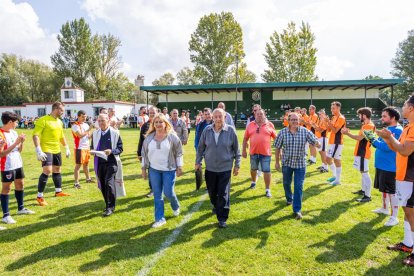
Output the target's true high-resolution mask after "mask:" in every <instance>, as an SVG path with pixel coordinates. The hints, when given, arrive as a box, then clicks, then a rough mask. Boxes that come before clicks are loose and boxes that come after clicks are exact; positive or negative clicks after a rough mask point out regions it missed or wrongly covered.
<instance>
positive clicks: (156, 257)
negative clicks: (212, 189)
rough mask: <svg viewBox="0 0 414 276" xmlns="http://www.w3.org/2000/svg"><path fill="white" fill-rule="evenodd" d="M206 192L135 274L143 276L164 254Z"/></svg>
mask: <svg viewBox="0 0 414 276" xmlns="http://www.w3.org/2000/svg"><path fill="white" fill-rule="evenodd" d="M206 197H207V193H205V194H204V195H202V196H201V197H200V200H199V201H198V202H197V203H196V204H195V205H194V206H193V208H191V210H190V212H188V213H187V215H185V217H184V218H183V220H182V221H181V222H180V223H179V224H178V225H177V228H175V230H174V231H173V232H172V233H171V234H170V235H169V236H168V237H167V239H166V240H165V241H164V242H163V244H162V245H161V247H160V249H158V251H157V252H155V253H154V254H152V255H150V256H148V257H147V260H148V262H145V266H144V267H143V268H141V270H140V271H138V273H137V275H140V276H143V275H147V274H148V273H149V272H150V271H151V269H152V268H153V267H154V265H155V264H156V263H157V262H158V260H159V259H161V258H162V256H164V254H165V251H167V249H168V248H169V247H170V246H171V244H173V243H174V242H175V240H176V239H177V237H178V235H180V234H181V231H182V230H183V227H184V225H185V224H186V223H187V222H189V221H190V219H191V217H192V216H193V213H195V212H197V211H198V209H200V207H201V205H202V204H203V202H204V201H205V200H206Z"/></svg>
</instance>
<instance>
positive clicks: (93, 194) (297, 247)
mask: <svg viewBox="0 0 414 276" xmlns="http://www.w3.org/2000/svg"><path fill="white" fill-rule="evenodd" d="M24 132H26V133H27V134H29V131H24ZM238 134H239V138H241V137H242V134H243V132H242V131H238ZM65 135H66V137H67V138H68V141H70V143H71V145H72V144H73V141H72V138H71V135H70V132H69V131H66V132H65ZM121 135H122V138H123V141H124V153H123V154H122V161H123V164H124V176H125V180H126V190H127V197H125V198H121V199H119V200H118V201H117V209H116V212H115V214H114V215H113V216H111V217H108V218H103V217H102V216H101V213H102V210H103V208H104V202H103V199H102V196H101V193H100V192H99V190H98V189H97V187H96V185H95V184H86V183H85V182H84V181H82V182H81V184H82V189H81V190H76V189H74V188H73V163H74V161H73V156H72V157H71V159H70V160H68V159H64V166H63V170H62V174H63V188H64V191H66V192H69V193H70V194H71V195H72V196H70V197H65V198H55V197H54V187H53V183H52V181H51V179H49V183H48V185H47V188H46V191H45V199H46V200H47V201H48V203H49V205H48V206H46V207H40V206H37V205H36V204H35V203H36V201H35V198H36V192H37V178H38V176H39V174H40V172H41V168H40V164H39V162H38V161H37V160H36V157H35V152H34V148H33V143H32V142H31V139H28V141H27V142H26V143H25V149H24V152H23V160H24V164H25V167H24V169H25V173H26V180H25V181H26V189H25V192H26V197H25V198H26V207H28V208H30V209H32V210H34V211H35V212H36V214H35V215H32V216H17V215H15V213H16V211H17V210H16V208H17V207H16V200H15V198H14V196H13V195H12V196H11V197H10V203H11V204H10V210H11V214H12V216H13V218H14V219H16V220H17V224H15V225H7V228H8V229H7V230H5V231H1V232H0V244H1V256H0V271H1V273H2V274H12V275H75V274H98V275H120V274H122V275H135V274H137V273H138V272H139V271H140V270H141V269H143V268H145V269H147V270H146V272H148V273H149V274H151V275H188V274H207V275H211V274H231V275H236V274H256V275H257V274H262V275H263V274H267V275H286V274H289V275H291V274H293V275H295V274H312V275H321V274H331V275H339V274H341V275H343V274H347V275H355V274H359V275H360V274H368V275H377V274H378V275H390V274H392V275H399V274H401V275H404V274H406V275H409V274H411V275H413V274H414V270H413V269H410V268H408V267H404V266H403V265H401V260H402V259H403V258H404V257H405V255H406V254H403V253H398V252H390V251H387V250H386V245H388V244H390V243H395V242H398V241H400V240H401V239H402V235H403V229H402V211H401V212H400V215H399V219H400V224H399V225H398V226H394V227H392V228H387V227H384V226H383V224H384V222H385V221H386V220H387V218H386V217H385V216H383V215H377V214H374V213H372V212H371V210H373V209H375V208H377V207H379V205H380V201H381V197H380V194H379V192H378V191H374V192H373V201H372V202H370V203H366V204H359V203H357V202H356V201H355V199H356V198H357V197H356V196H355V195H353V194H352V193H351V192H352V191H355V190H359V189H360V174H359V172H357V171H355V170H354V169H353V168H352V162H353V156H352V154H353V149H354V145H355V142H354V141H353V140H351V139H349V138H347V139H345V142H346V143H345V149H344V153H343V156H344V158H343V161H344V166H343V177H342V185H341V186H337V187H331V186H330V185H329V184H327V183H326V182H325V181H326V179H327V178H328V177H330V174H319V173H317V172H316V171H315V167H316V166H315V165H314V166H311V167H308V171H307V176H308V177H307V178H306V180H305V187H304V199H303V215H304V218H303V220H302V221H296V220H294V219H293V216H292V209H291V207H287V206H286V205H285V199H284V196H283V186H282V184H281V173H278V172H274V171H273V179H272V193H273V198H272V199H268V198H266V197H265V196H264V184H263V179H262V178H261V179H260V180H259V182H258V187H257V188H256V189H255V190H250V189H249V185H250V179H249V162H248V160H247V159H243V160H242V168H241V170H240V174H239V176H237V177H233V179H232V191H231V211H230V218H229V220H228V224H229V227H228V228H227V229H218V228H217V226H216V218H215V217H214V216H213V215H212V214H211V206H210V203H209V200H208V197H206V192H205V190H204V189H201V190H200V191H199V192H195V191H194V190H195V181H194V173H193V164H194V160H195V152H194V148H193V146H192V145H193V142H192V139H193V138H194V132H192V133H191V134H190V139H191V141H190V142H189V144H188V145H187V146H185V157H184V158H185V168H184V175H183V176H182V177H180V178H179V179H178V181H177V183H176V189H175V190H176V193H177V195H178V199H179V200H180V203H181V210H182V215H180V216H179V217H173V214H172V211H171V208H170V207H169V204H168V203H167V202H166V219H167V224H166V226H164V227H162V228H158V229H152V228H151V224H152V223H153V210H154V208H153V199H152V198H146V197H145V194H146V193H147V192H148V184H147V182H146V181H144V180H143V179H142V178H141V176H140V165H139V163H138V161H137V158H136V148H137V143H138V136H139V132H138V131H137V130H122V131H121ZM29 138H30V137H29ZM240 144H241V140H240ZM372 163H373V162H372ZM372 163H371V174H372V175H373V171H374V170H373V169H372V168H373V165H372ZM273 167H274V160H272V168H273ZM93 175H94V174H93ZM82 177H83V176H82ZM203 187H205V184H204V185H203ZM12 194H13V192H12ZM200 204H201V205H200ZM197 207H199V209H198V210H197V211H196V212H194V213H192V215H191V216H190V213H191V212H190V210H196V209H197ZM183 219H187V220H188V221H187V222H186V223H184V224H183V223H181V222H182V220H183ZM180 223H181V224H180ZM177 227H178V229H179V230H180V231H179V232H178V231H176V232H174V230H175V229H177ZM177 234H178V235H177ZM171 236H176V240H175V241H174V242H173V243H172V244H171V245H170V246H169V247H167V249H166V250H164V251H162V254H159V253H158V252H159V251H160V248H161V247H162V246H163V244H164V243H165V242H166V240H167V239H168V238H171ZM170 241H171V240H170ZM167 242H168V241H167ZM164 245H165V244H164Z"/></svg>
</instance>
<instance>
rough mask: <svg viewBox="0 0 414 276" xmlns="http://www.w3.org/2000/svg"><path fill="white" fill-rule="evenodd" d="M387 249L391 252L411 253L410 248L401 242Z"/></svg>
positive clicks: (411, 248) (411, 249)
mask: <svg viewBox="0 0 414 276" xmlns="http://www.w3.org/2000/svg"><path fill="white" fill-rule="evenodd" d="M387 249H388V250H392V251H401V252H407V253H411V252H412V251H413V247H412V246H406V245H405V244H404V243H402V242H400V243H397V244H393V245H388V246H387Z"/></svg>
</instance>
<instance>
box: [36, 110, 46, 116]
mask: <svg viewBox="0 0 414 276" xmlns="http://www.w3.org/2000/svg"><path fill="white" fill-rule="evenodd" d="M45 115H46V108H38V109H37V117H42V116H45Z"/></svg>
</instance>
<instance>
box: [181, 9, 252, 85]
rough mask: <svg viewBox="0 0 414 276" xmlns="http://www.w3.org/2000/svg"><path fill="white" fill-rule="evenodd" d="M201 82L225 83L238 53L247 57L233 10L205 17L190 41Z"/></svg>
mask: <svg viewBox="0 0 414 276" xmlns="http://www.w3.org/2000/svg"><path fill="white" fill-rule="evenodd" d="M189 51H190V59H191V61H192V62H193V63H194V65H195V72H197V75H198V77H199V78H200V80H201V83H203V84H205V83H223V82H224V80H225V77H226V74H227V72H228V70H229V67H230V66H231V65H232V64H234V63H235V58H236V55H238V56H240V57H241V56H244V50H243V33H242V29H241V27H240V25H239V23H237V21H236V20H235V19H234V17H233V14H232V13H230V12H222V13H220V14H217V13H211V14H209V15H205V16H203V17H202V18H201V19H200V21H199V22H198V26H197V29H196V30H195V32H194V33H193V34H192V35H191V39H190V42H189Z"/></svg>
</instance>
